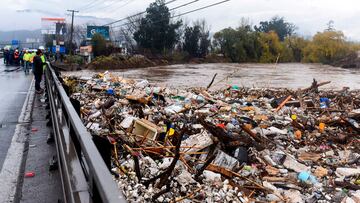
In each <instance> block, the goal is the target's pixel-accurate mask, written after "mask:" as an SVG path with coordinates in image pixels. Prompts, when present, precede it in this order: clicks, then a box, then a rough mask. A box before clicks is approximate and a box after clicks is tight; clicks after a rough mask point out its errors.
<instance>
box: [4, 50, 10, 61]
mask: <svg viewBox="0 0 360 203" xmlns="http://www.w3.org/2000/svg"><path fill="white" fill-rule="evenodd" d="M9 54H10V52H9V50H8V49H5V50H4V64H5V65H9Z"/></svg>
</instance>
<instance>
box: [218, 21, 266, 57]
mask: <svg viewBox="0 0 360 203" xmlns="http://www.w3.org/2000/svg"><path fill="white" fill-rule="evenodd" d="M213 46H214V48H215V50H216V51H217V52H220V53H222V54H223V55H224V56H225V57H227V58H229V59H231V61H233V62H257V61H258V59H259V56H260V52H261V50H260V48H261V47H260V44H259V41H258V33H257V32H254V31H253V30H252V29H251V26H250V25H248V24H242V25H241V26H240V27H239V28H237V29H233V28H226V29H223V30H221V31H220V32H217V33H215V35H214V40H213Z"/></svg>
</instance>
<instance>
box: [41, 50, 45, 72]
mask: <svg viewBox="0 0 360 203" xmlns="http://www.w3.org/2000/svg"><path fill="white" fill-rule="evenodd" d="M41 61H42V62H43V63H46V58H45V55H44V54H43V55H41ZM45 69H46V65H43V71H45Z"/></svg>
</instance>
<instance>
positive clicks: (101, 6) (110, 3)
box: [86, 0, 131, 12]
mask: <svg viewBox="0 0 360 203" xmlns="http://www.w3.org/2000/svg"><path fill="white" fill-rule="evenodd" d="M124 1H127V2H129V1H131V0H112V1H109V4H107V5H106V4H105V3H104V5H98V6H94V7H92V8H89V9H86V12H92V11H94V10H95V9H96V10H101V11H104V10H105V9H107V8H109V7H112V6H115V5H116V4H118V3H121V2H124Z"/></svg>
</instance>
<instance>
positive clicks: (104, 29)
mask: <svg viewBox="0 0 360 203" xmlns="http://www.w3.org/2000/svg"><path fill="white" fill-rule="evenodd" d="M96 33H98V34H100V35H102V36H103V37H104V38H105V39H106V40H110V30H109V26H87V35H86V36H87V39H88V40H91V39H92V38H93V36H94V34H96Z"/></svg>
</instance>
